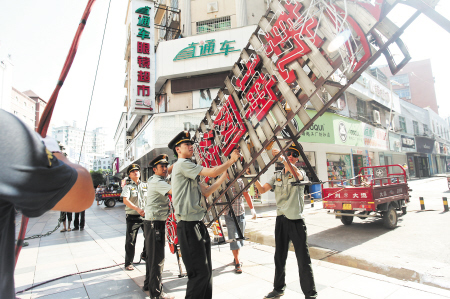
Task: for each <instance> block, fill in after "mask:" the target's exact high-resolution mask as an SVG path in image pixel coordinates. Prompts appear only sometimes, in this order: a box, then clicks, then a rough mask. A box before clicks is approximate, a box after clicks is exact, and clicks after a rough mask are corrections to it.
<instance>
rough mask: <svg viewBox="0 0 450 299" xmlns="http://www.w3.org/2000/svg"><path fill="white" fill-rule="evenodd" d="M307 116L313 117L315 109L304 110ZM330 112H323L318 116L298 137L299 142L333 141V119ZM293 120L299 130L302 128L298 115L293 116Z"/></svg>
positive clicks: (330, 142) (331, 142)
mask: <svg viewBox="0 0 450 299" xmlns="http://www.w3.org/2000/svg"><path fill="white" fill-rule="evenodd" d="M306 113H308V115H309V117H311V118H312V117H313V116H314V115H315V114H316V111H312V110H306ZM330 114H331V113H325V114H324V115H322V116H321V117H319V118H318V119H317V120H316V121H315V122H314V124H313V125H312V126H311V127H310V128H309V129H308V130H306V131H305V132H304V133H303V134H302V136H301V137H300V138H299V141H300V142H315V143H329V144H333V143H334V134H333V119H332V117H331V116H330ZM295 120H296V121H297V124H298V125H299V130H300V129H302V128H303V123H302V122H301V121H300V118H299V117H298V116H295Z"/></svg>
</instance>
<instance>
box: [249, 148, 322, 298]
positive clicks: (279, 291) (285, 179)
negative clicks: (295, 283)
mask: <svg viewBox="0 0 450 299" xmlns="http://www.w3.org/2000/svg"><path fill="white" fill-rule="evenodd" d="M279 152H280V151H279V150H276V149H273V150H272V154H273V155H277V154H278V153H279ZM299 154H300V152H299V150H298V149H297V148H296V147H295V145H292V146H290V147H289V148H288V150H287V151H286V155H287V156H288V159H289V162H290V164H291V165H289V164H288V162H287V161H286V160H285V159H284V156H283V155H281V156H280V158H279V159H280V161H283V164H284V169H283V170H281V171H277V172H276V173H275V175H274V176H273V177H272V178H271V180H270V181H269V182H268V183H265V184H264V185H263V186H261V183H260V182H259V181H256V183H255V186H256V188H258V191H259V192H260V193H261V194H263V193H266V192H267V191H269V190H272V191H275V199H276V202H277V219H276V224H275V258H274V260H275V278H274V283H273V287H274V288H273V291H272V292H270V293H269V294H268V295H266V297H264V298H279V297H280V296H283V295H284V290H285V288H286V282H285V277H286V267H285V266H286V259H287V255H288V250H289V243H290V241H292V243H293V245H294V249H295V256H296V257H297V264H298V272H299V275H300V286H301V288H302V291H303V294H304V295H305V298H308V299H309V298H316V297H317V292H316V287H315V283H314V276H313V271H312V266H311V258H310V256H309V250H308V244H307V240H306V236H307V233H306V225H305V221H304V220H303V217H302V212H303V207H304V202H303V191H304V188H305V186H292V184H291V183H292V182H295V181H296V179H295V176H294V175H293V173H294V172H295V173H296V174H297V177H298V179H299V180H301V181H307V180H308V177H307V176H306V173H305V171H304V170H303V169H301V168H300V169H299V168H297V167H296V166H295V163H296V162H297V161H298V156H299Z"/></svg>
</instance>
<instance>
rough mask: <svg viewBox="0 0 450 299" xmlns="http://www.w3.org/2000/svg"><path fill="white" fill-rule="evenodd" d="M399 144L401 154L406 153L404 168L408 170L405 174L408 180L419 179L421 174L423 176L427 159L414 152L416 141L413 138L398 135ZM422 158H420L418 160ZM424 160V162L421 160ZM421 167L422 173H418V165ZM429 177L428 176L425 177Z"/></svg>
mask: <svg viewBox="0 0 450 299" xmlns="http://www.w3.org/2000/svg"><path fill="white" fill-rule="evenodd" d="M400 142H401V150H402V152H405V153H406V167H407V169H408V171H407V174H408V177H409V178H420V177H421V176H420V175H421V174H422V177H423V174H424V171H423V169H424V166H423V165H425V166H426V165H428V164H426V160H427V157H426V155H423V156H421V155H420V154H419V153H417V150H416V139H415V138H414V136H408V135H400ZM420 157H422V158H420ZM421 159H425V160H423V161H422V160H421ZM419 162H420V165H422V167H421V169H422V171H420V172H419V171H418V165H419ZM427 176H429V175H427Z"/></svg>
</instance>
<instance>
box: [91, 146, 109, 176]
mask: <svg viewBox="0 0 450 299" xmlns="http://www.w3.org/2000/svg"><path fill="white" fill-rule="evenodd" d="M113 161H114V151H106V152H105V156H103V157H100V158H97V159H95V160H94V162H93V170H100V169H102V170H103V171H108V172H111V170H112V165H113Z"/></svg>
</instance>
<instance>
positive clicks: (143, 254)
mask: <svg viewBox="0 0 450 299" xmlns="http://www.w3.org/2000/svg"><path fill="white" fill-rule="evenodd" d="M141 260H142V261H144V262H145V261H147V255H146V254H145V253H144V252H142V253H141ZM139 262H140V261H139Z"/></svg>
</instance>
